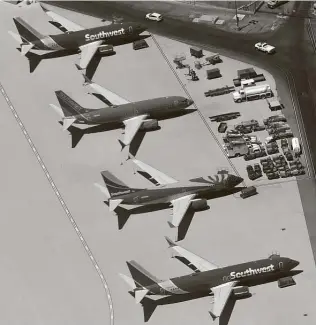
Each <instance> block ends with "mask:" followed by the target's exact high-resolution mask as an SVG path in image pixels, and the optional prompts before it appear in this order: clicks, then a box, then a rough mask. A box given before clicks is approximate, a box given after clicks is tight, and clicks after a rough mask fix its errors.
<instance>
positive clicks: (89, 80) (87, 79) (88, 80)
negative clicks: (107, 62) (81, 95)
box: [82, 73, 92, 86]
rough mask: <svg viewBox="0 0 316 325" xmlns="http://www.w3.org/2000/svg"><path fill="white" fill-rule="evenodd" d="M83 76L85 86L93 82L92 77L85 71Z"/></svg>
mask: <svg viewBox="0 0 316 325" xmlns="http://www.w3.org/2000/svg"><path fill="white" fill-rule="evenodd" d="M82 76H83V78H84V83H83V85H84V86H86V85H90V84H92V81H91V79H89V78H88V77H87V76H86V75H85V74H84V73H83V74H82Z"/></svg>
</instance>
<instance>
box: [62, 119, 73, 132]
mask: <svg viewBox="0 0 316 325" xmlns="http://www.w3.org/2000/svg"><path fill="white" fill-rule="evenodd" d="M75 121H76V119H75V118H74V117H70V118H64V119H63V130H64V131H66V130H68V128H69V127H70V126H71V125H72V124H73V123H74V122H75Z"/></svg>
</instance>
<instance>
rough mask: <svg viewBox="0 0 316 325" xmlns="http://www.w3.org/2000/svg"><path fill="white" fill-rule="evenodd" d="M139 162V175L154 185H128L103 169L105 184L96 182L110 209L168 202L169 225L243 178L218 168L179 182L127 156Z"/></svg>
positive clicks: (204, 205)
mask: <svg viewBox="0 0 316 325" xmlns="http://www.w3.org/2000/svg"><path fill="white" fill-rule="evenodd" d="M130 158H131V161H132V162H133V163H134V164H135V165H136V166H138V167H139V168H140V169H141V171H140V172H139V173H140V174H141V175H142V176H144V177H145V178H147V179H148V180H149V181H151V182H152V183H153V184H155V185H156V186H155V187H150V188H131V187H129V186H127V185H125V184H124V183H123V182H121V181H120V180H119V179H117V178H116V177H115V176H114V175H113V174H111V173H110V172H109V171H102V172H101V176H102V178H103V181H104V183H105V186H106V187H104V186H101V185H100V184H97V183H96V184H95V186H96V187H98V188H99V189H100V190H101V191H102V192H103V193H104V194H105V196H106V198H107V200H108V205H109V210H110V211H114V212H115V210H116V209H117V208H118V207H120V205H122V204H123V205H124V204H126V205H143V206H145V205H154V204H161V203H167V204H169V205H170V204H171V205H172V207H173V213H172V219H171V221H170V222H168V223H169V226H170V227H171V228H177V227H179V226H180V224H181V222H182V220H183V219H184V217H185V215H186V213H187V212H188V210H189V209H191V210H193V211H201V210H205V209H207V208H208V204H207V199H209V198H214V197H216V195H217V194H218V192H221V193H223V194H224V195H229V194H232V192H233V190H235V191H236V189H235V187H236V186H237V185H239V184H240V183H242V182H243V178H241V177H239V176H235V175H232V174H229V173H228V172H227V171H219V172H218V173H217V174H216V175H213V176H206V177H198V178H193V179H190V180H188V181H182V182H179V181H177V180H176V179H174V178H172V177H170V176H167V175H165V174H164V173H162V172H161V171H159V170H157V169H155V168H153V167H152V166H150V165H147V164H145V163H144V162H142V161H139V160H137V159H135V158H134V157H130Z"/></svg>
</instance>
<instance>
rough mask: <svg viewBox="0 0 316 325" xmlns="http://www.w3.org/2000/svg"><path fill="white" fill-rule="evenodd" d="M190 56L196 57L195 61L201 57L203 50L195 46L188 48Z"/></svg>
mask: <svg viewBox="0 0 316 325" xmlns="http://www.w3.org/2000/svg"><path fill="white" fill-rule="evenodd" d="M190 54H191V56H194V57H196V58H197V59H199V58H201V57H203V50H202V49H200V48H199V47H196V46H191V47H190Z"/></svg>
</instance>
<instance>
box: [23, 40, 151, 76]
mask: <svg viewBox="0 0 316 325" xmlns="http://www.w3.org/2000/svg"><path fill="white" fill-rule="evenodd" d="M148 37H150V35H139V36H138V37H135V38H134V39H131V40H130V41H129V43H131V42H133V41H137V40H143V39H146V38H148ZM124 44H126V42H124V41H122V42H118V43H116V44H115V45H124ZM17 50H18V51H20V52H21V48H17ZM74 54H80V50H79V49H74V50H67V49H65V50H59V51H52V52H47V53H44V54H38V53H35V52H28V53H26V55H25V56H26V57H27V59H28V60H29V65H30V73H33V72H34V71H35V69H36V68H37V66H38V65H39V64H40V62H41V61H42V60H49V59H54V58H62V57H65V56H70V55H74ZM112 55H116V52H115V51H113V52H109V53H100V52H98V51H97V52H96V54H95V55H94V56H93V58H92V59H91V61H90V63H89V65H88V66H87V69H86V71H85V75H86V76H87V77H88V78H89V79H92V78H93V76H94V74H95V72H96V70H97V68H98V66H99V63H100V61H101V58H102V57H106V56H112Z"/></svg>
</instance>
